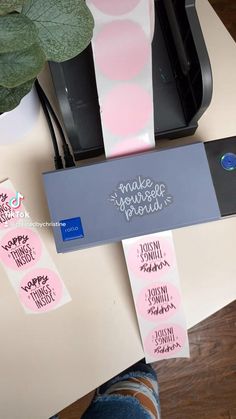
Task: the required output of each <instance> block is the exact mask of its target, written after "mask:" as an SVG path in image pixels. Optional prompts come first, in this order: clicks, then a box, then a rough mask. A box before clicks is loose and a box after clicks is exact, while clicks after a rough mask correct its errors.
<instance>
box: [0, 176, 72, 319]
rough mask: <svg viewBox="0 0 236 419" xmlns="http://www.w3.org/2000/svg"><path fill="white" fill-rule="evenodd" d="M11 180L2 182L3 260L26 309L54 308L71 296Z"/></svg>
mask: <svg viewBox="0 0 236 419" xmlns="http://www.w3.org/2000/svg"><path fill="white" fill-rule="evenodd" d="M23 200H24V197H23V195H22V194H21V193H19V192H16V190H15V189H14V187H13V185H12V183H11V182H10V180H6V181H5V182H2V183H0V261H1V263H2V265H3V267H4V269H5V271H6V274H7V276H8V278H9V280H10V283H11V285H12V286H13V288H14V290H15V292H16V294H17V296H18V299H19V301H20V303H21V304H22V306H23V308H24V310H25V312H26V313H30V314H36V313H45V312H47V311H51V310H54V309H56V308H58V307H61V306H62V305H64V304H66V303H68V302H69V301H71V297H70V295H69V293H68V291H67V289H66V287H65V284H64V282H63V281H62V279H61V277H60V274H59V272H58V271H57V268H56V266H55V264H54V262H53V261H52V259H51V257H50V255H49V253H48V251H47V249H46V247H45V245H44V243H43V241H42V239H41V237H40V235H39V234H38V232H37V230H36V229H35V228H34V227H32V225H33V223H32V221H31V218H30V216H29V214H28V213H27V211H26V210H25V207H24V205H23V203H22V201H23Z"/></svg>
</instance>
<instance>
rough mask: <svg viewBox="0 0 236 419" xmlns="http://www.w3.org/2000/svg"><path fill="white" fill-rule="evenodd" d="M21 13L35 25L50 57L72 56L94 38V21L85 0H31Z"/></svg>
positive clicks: (65, 57)
mask: <svg viewBox="0 0 236 419" xmlns="http://www.w3.org/2000/svg"><path fill="white" fill-rule="evenodd" d="M22 13H24V14H25V15H26V16H27V17H29V18H30V19H31V20H32V21H33V22H34V24H35V25H36V27H37V29H38V36H39V39H40V45H41V47H42V48H43V50H44V52H45V55H46V59H47V60H52V61H58V62H61V61H65V60H68V59H70V58H73V57H75V56H76V55H78V54H79V53H80V52H81V51H83V50H84V49H85V48H86V47H87V46H88V44H89V43H90V40H91V38H92V32H93V26H94V21H93V17H92V14H91V12H90V10H89V9H88V7H87V6H86V3H85V1H84V0H57V1H55V0H47V1H44V0H28V1H27V3H26V4H25V5H24V6H23V9H22Z"/></svg>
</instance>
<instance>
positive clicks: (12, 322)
mask: <svg viewBox="0 0 236 419" xmlns="http://www.w3.org/2000/svg"><path fill="white" fill-rule="evenodd" d="M197 7H198V12H199V17H200V21H201V24H202V29H203V32H204V36H205V40H206V44H207V48H208V51H209V55H210V59H211V63H212V68H213V77H214V94H213V100H212V104H211V106H210V108H209V109H208V110H207V112H206V113H205V114H204V116H203V117H202V119H201V121H200V124H199V129H198V130H197V132H196V134H195V136H194V138H195V139H197V140H199V139H200V140H204V141H207V140H211V139H217V138H220V137H227V136H231V135H234V134H236V71H235V69H236V48H235V44H234V42H233V40H232V38H231V37H230V35H229V34H228V33H227V31H226V29H225V28H224V26H223V25H222V23H221V22H220V21H219V19H218V18H217V16H216V15H215V13H214V12H213V10H212V8H211V7H210V5H209V4H208V2H207V1H206V0H199V1H198V3H197ZM51 169H53V166H52V147H51V141H50V137H49V134H48V131H47V127H46V123H45V120H44V118H43V115H42V112H41V114H40V117H39V119H38V121H37V124H36V126H35V128H34V130H33V131H32V132H31V133H30V135H28V136H27V137H26V138H24V139H22V140H21V141H19V142H18V143H15V144H13V145H11V146H1V147H0V179H5V178H6V177H9V178H10V179H11V180H12V182H13V184H14V185H15V187H16V189H17V190H20V191H21V192H22V193H23V194H24V195H25V196H26V197H27V210H28V211H29V212H30V215H31V217H32V219H33V220H34V221H42V222H43V221H45V220H48V219H49V215H48V211H47V206H46V201H45V196H44V193H43V187H42V177H41V173H42V172H43V171H47V170H51ZM40 234H41V235H42V238H43V240H44V241H45V244H46V246H47V248H48V250H49V252H50V254H51V256H52V258H53V259H54V260H55V263H56V265H57V267H58V269H59V272H60V273H61V275H62V277H63V279H64V281H65V283H66V286H67V288H68V290H69V292H70V294H71V296H72V302H71V303H69V304H66V305H65V306H63V307H62V308H60V309H58V310H55V311H54V312H51V313H47V314H43V315H33V316H31V315H26V314H25V313H24V311H23V310H22V307H21V306H20V304H19V302H18V300H17V297H16V295H15V293H14V291H13V289H12V288H11V285H10V283H9V281H8V279H7V277H6V275H5V273H4V271H3V269H2V268H1V267H0V277H1V281H0V335H1V357H0V417H1V418H4V419H46V418H48V417H49V416H50V415H51V414H53V413H55V412H56V411H60V410H61V409H63V408H64V407H65V406H67V405H69V404H71V403H72V402H74V401H75V400H77V399H79V398H80V397H82V396H83V395H85V394H86V393H88V392H90V391H91V390H92V389H94V388H95V387H97V386H98V385H100V384H101V383H102V382H104V381H106V380H107V379H109V378H111V377H112V376H114V375H115V374H117V373H118V372H120V371H121V370H123V369H124V368H126V367H128V366H129V365H131V364H133V363H134V362H136V361H137V360H138V359H141V358H142V357H143V352H142V346H141V342H140V337H139V332H138V327H137V320H136V316H135V312H134V308H133V302H132V297H131V291H130V285H129V280H128V277H127V272H126V267H125V262H124V257H123V253H122V249H121V245H120V244H113V245H107V246H103V247H97V248H93V249H89V250H83V251H79V252H75V253H70V254H60V255H58V254H56V251H55V247H54V242H53V237H52V231H51V230H49V229H45V228H44V229H41V230H40ZM235 234H236V218H229V219H225V220H223V221H219V222H214V223H209V224H205V225H199V226H195V227H189V228H184V229H179V230H175V231H174V241H175V245H176V252H177V259H178V265H179V271H180V277H181V283H182V291H183V296H184V305H185V309H186V316H187V321H188V326H189V327H191V326H193V325H195V324H196V323H198V322H200V321H201V320H203V319H205V318H206V317H207V316H209V315H210V314H212V313H214V312H215V311H217V310H219V309H220V308H221V307H223V306H225V305H226V304H228V303H230V302H231V301H232V300H234V299H235V296H236V263H235V260H236V248H235Z"/></svg>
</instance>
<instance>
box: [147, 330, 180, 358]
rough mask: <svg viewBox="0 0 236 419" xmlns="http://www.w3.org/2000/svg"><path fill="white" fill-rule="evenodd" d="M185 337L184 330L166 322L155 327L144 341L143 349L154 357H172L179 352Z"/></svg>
mask: <svg viewBox="0 0 236 419" xmlns="http://www.w3.org/2000/svg"><path fill="white" fill-rule="evenodd" d="M186 339H187V333H186V331H185V330H184V329H183V328H182V327H180V326H178V325H176V324H172V325H171V324H168V325H163V326H160V327H157V328H155V329H154V330H152V331H151V333H149V335H148V337H147V339H146V341H145V350H146V351H147V352H148V353H149V355H151V356H152V357H153V358H155V359H157V360H158V359H159V358H160V359H163V358H172V357H173V355H175V354H177V353H178V352H180V351H181V350H182V349H183V348H184V345H185V342H186Z"/></svg>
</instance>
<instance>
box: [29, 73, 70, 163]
mask: <svg viewBox="0 0 236 419" xmlns="http://www.w3.org/2000/svg"><path fill="white" fill-rule="evenodd" d="M35 87H36V90H37V93H38V96H39V100H40V102H41V105H42V108H43V111H44V114H45V117H46V120H47V123H48V127H49V130H50V134H51V138H52V143H53V147H54V151H55V157H54V162H55V168H56V170H57V169H63V168H64V166H63V162H62V158H61V156H60V153H59V149H58V144H57V138H56V135H55V130H54V128H53V124H52V121H51V118H50V115H51V117H52V118H53V120H54V122H55V124H56V126H57V129H58V131H59V134H60V137H61V140H62V149H63V154H64V156H63V157H64V161H65V167H66V168H67V167H73V166H75V162H74V159H73V156H72V154H71V152H70V148H69V146H68V144H67V141H66V138H65V135H64V132H63V129H62V126H61V124H60V122H59V119H58V117H57V115H56V113H55V111H54V109H53V107H52V105H51V103H50V102H49V100H48V97H47V96H46V94H45V92H44V90H43V89H42V87H41V85H40V84H39V82H38V80H36V81H35ZM49 113H50V114H49Z"/></svg>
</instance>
